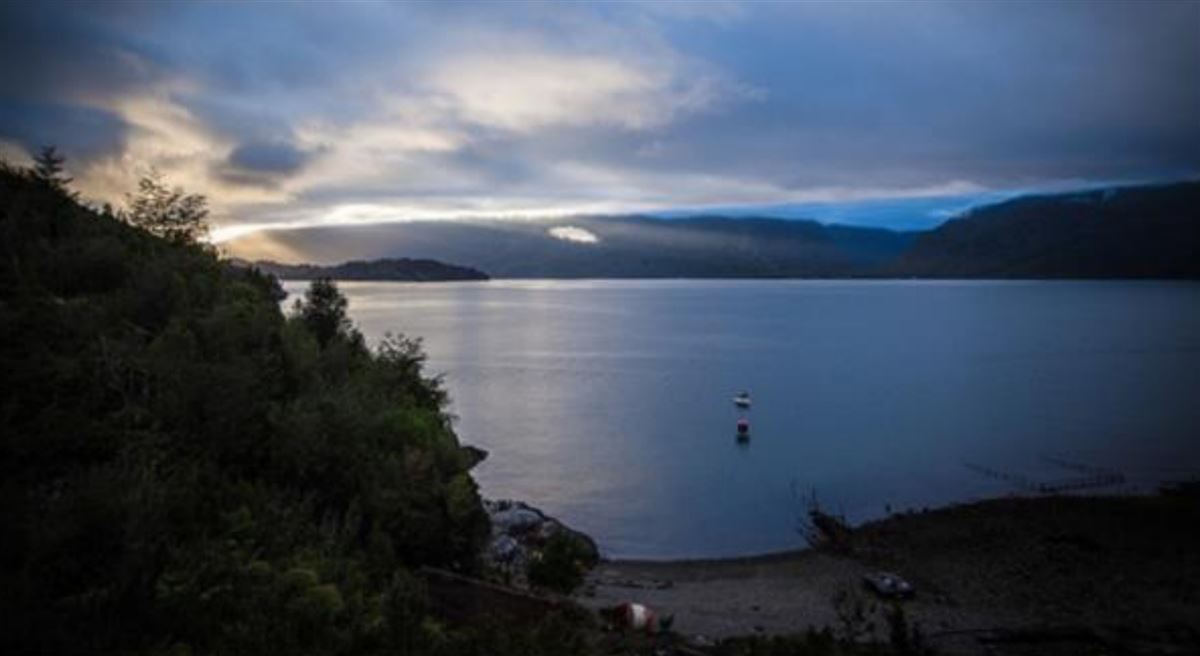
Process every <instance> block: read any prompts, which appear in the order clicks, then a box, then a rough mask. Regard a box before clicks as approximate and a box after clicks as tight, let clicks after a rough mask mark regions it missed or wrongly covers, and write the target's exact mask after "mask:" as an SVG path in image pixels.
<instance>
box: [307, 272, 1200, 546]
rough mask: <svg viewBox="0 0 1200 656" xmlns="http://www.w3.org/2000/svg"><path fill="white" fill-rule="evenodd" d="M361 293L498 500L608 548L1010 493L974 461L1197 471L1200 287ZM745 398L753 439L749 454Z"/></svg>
mask: <svg viewBox="0 0 1200 656" xmlns="http://www.w3.org/2000/svg"><path fill="white" fill-rule="evenodd" d="M290 287H291V288H292V289H295V288H296V286H295V285H290ZM343 290H344V291H345V292H346V293H347V294H348V296H349V297H350V300H351V314H352V315H353V316H354V318H355V320H356V321H357V322H358V323H359V325H360V327H361V328H362V330H363V331H364V333H365V334H366V335H367V336H368V338H371V339H375V338H378V337H379V336H381V335H382V334H383V332H384V331H386V330H392V331H401V332H404V333H407V334H411V335H419V336H423V337H424V338H425V340H426V347H427V350H428V352H429V356H430V360H429V365H430V367H431V369H432V370H434V371H436V372H442V373H445V374H446V380H447V384H448V386H449V389H450V392H451V395H452V398H453V402H454V405H453V407H452V410H453V412H455V413H456V414H457V415H458V416H459V419H458V423H457V428H458V431H459V433H460V435H461V436H462V437H463V439H464V440H465V441H468V442H472V443H476V444H478V445H480V446H482V447H484V448H486V449H488V450H489V451H490V452H491V456H490V457H489V459H488V460H487V461H485V463H484V464H483V465H481V466H480V468H479V469H478V470H477V474H478V478H479V479H480V482H481V484H482V486H483V488H484V491H485V493H486V494H488V495H490V496H494V497H515V498H522V499H527V500H529V501H530V502H532V503H534V504H536V505H540V506H543V507H544V508H546V509H547V510H548V511H550V512H551V513H554V514H557V515H559V516H561V517H563V518H564V519H565V520H567V521H568V522H570V523H574V524H576V525H578V526H579V528H581V529H583V530H585V531H588V532H590V533H592V534H593V535H595V536H596V537H597V538H598V539H599V541H600V544H601V546H602V548H604V549H605V550H606V551H607V552H608V553H610V554H614V555H621V556H649V557H668V556H717V555H732V554H738V553H751V552H763V551H770V550H775V549H780V548H787V547H793V546H798V545H800V544H802V539H801V538H800V537H799V536H798V535H797V534H796V533H795V531H794V500H793V498H792V497H793V495H792V492H791V490H792V489H793V487H794V486H797V485H798V486H799V487H800V488H801V489H805V490H808V489H811V488H816V489H817V490H818V491H819V493H820V495H821V499H822V502H823V503H825V504H827V505H828V507H829V509H830V510H832V511H835V512H840V513H843V514H845V515H846V516H847V517H848V518H849V519H851V520H852V521H856V520H860V519H863V518H866V517H872V516H879V515H882V514H883V512H884V510H883V509H884V507H885V506H887V505H890V506H892V507H894V508H897V509H901V508H907V507H914V506H916V507H920V506H933V505H940V504H943V503H947V502H950V501H955V500H961V499H967V498H972V497H977V496H982V495H994V494H1004V493H1009V492H1011V491H1013V488H1012V486H1009V485H1006V484H1005V483H1004V482H1003V481H998V480H996V479H993V478H988V477H986V476H980V475H978V474H977V473H974V472H972V471H971V470H969V469H968V468H966V467H965V466H964V463H967V462H973V463H983V464H985V465H987V466H989V467H993V468H996V469H998V470H1006V471H1020V472H1033V471H1035V470H1036V468H1037V467H1039V466H1044V461H1043V460H1042V456H1043V455H1045V454H1055V455H1056V456H1058V457H1064V458H1067V459H1069V460H1072V461H1075V462H1082V463H1087V464H1091V465H1096V466H1101V467H1109V468H1113V469H1117V470H1120V471H1122V472H1123V473H1125V474H1126V475H1127V476H1128V478H1129V485H1145V484H1148V483H1150V482H1152V481H1154V480H1157V479H1160V478H1162V477H1163V476H1167V475H1170V476H1176V475H1181V474H1183V473H1191V474H1197V473H1200V472H1197V471H1196V469H1200V465H1197V466H1196V467H1195V468H1190V469H1189V467H1188V465H1195V464H1196V463H1200V442H1197V441H1196V440H1195V439H1194V438H1195V428H1194V427H1195V426H1197V425H1200V405H1198V404H1195V403H1194V401H1195V399H1196V398H1200V394H1198V392H1200V285H1196V284H1187V283H1184V284H1180V283H1124V282H1115V283H1113V282H1101V283H1074V282H1072V283H1031V282H999V283H997V282H949V283H932V282H916V283H912V282H790V281H759V282H734V281H714V282H707V281H706V282H686V281H570V282H558V281H537V282H526V281H519V282H517V281H492V282H487V283H455V284H397V283H350V284H346V285H344V286H343ZM743 388H745V389H750V390H753V391H754V406H753V410H752V411H750V412H748V413H746V414H748V415H749V417H750V419H751V421H752V425H751V430H752V431H753V435H752V436H751V438H750V440H749V441H748V442H747V443H745V444H738V442H737V440H736V439H735V434H734V429H735V422H736V420H737V417H738V416H739V414H738V411H737V410H736V409H735V408H734V407H733V405H732V404H731V403H730V393H731V390H740V389H743ZM731 441H732V442H733V443H734V444H732V445H731V444H730V442H731ZM1175 470H1182V471H1175ZM1172 471H1173V472H1174V473H1169V472H1172Z"/></svg>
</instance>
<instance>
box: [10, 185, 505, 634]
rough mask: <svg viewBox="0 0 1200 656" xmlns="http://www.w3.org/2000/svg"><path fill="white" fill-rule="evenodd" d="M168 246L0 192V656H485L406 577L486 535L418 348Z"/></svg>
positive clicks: (56, 205)
mask: <svg viewBox="0 0 1200 656" xmlns="http://www.w3.org/2000/svg"><path fill="white" fill-rule="evenodd" d="M182 198H186V197H184V196H180V195H176V196H175V197H174V200H175V201H176V205H168V206H163V205H161V204H160V205H157V206H156V205H154V203H150V204H149V205H148V206H147V207H146V208H144V209H146V210H147V211H148V212H149V214H147V215H146V217H143V218H146V219H147V220H148V221H149V223H148V224H147V225H156V224H154V221H155V220H157V219H156V218H155V217H156V216H157V218H158V219H164V220H165V219H169V218H170V216H169V214H170V212H169V211H168V212H163V213H160V214H159V215H156V214H154V212H156V211H164V210H171V209H172V208H174V209H180V208H183V209H185V210H186V209H187V208H186V207H183V206H182V205H179V204H178V201H180V199H182ZM159 201H162V202H167V203H169V202H170V201H171V197H170V195H169V194H168V195H167V196H165V197H159ZM193 209H194V208H193ZM123 218H124V219H126V221H128V219H129V215H128V214H125V215H123ZM159 232H160V234H163V235H165V236H161V237H160V236H155V235H153V234H151V231H148V230H147V229H143V228H137V227H133V226H131V225H128V224H127V223H126V222H123V221H122V220H119V219H118V216H117V215H115V214H114V213H113V212H112V211H111V210H105V211H103V212H97V211H93V210H90V209H87V208H85V207H83V206H81V205H80V204H79V203H78V202H76V201H75V200H74V199H73V197H72V195H71V194H70V193H69V192H68V191H67V190H66V189H65V185H64V180H63V179H61V178H59V177H55V174H54V172H53V171H51V172H50V174H49V175H46V174H45V172H42V174H40V175H39V174H36V173H34V172H31V171H25V170H19V169H15V168H13V167H11V166H7V165H5V166H4V167H3V170H2V171H0V244H3V246H2V248H3V254H2V257H0V387H2V388H3V389H4V396H3V405H2V406H0V412H2V416H0V422H2V424H3V427H4V428H3V431H2V435H3V437H2V438H0V485H2V486H3V490H2V492H0V504H2V505H0V516H2V517H3V522H4V538H3V540H0V590H3V594H0V599H2V601H0V604H2V607H0V613H2V614H3V617H4V622H3V624H4V626H5V628H4V629H3V630H2V631H0V652H3V653H9V654H17V653H21V654H25V653H106V654H107V653H172V654H177V653H226V654H229V653H235V654H236V653H247V654H249V653H254V654H272V653H274V654H303V653H351V652H352V653H438V652H446V653H464V652H465V653H471V652H472V651H473V649H474V648H473V647H471V646H470V645H473V644H475V642H472V641H473V640H475V638H474V637H473V635H472V634H468V633H464V632H462V631H458V630H455V631H451V630H449V629H447V628H446V627H443V626H442V625H441V624H440V623H439V622H438V621H437V619H436V618H434V617H432V616H431V615H430V614H429V613H428V612H427V611H426V610H425V599H426V598H425V596H424V593H423V591H422V586H421V584H420V583H418V581H417V579H416V578H414V576H413V575H412V572H413V571H414V569H415V568H417V567H419V566H423V565H435V566H441V567H445V568H450V569H453V570H457V571H461V572H471V571H472V570H473V569H474V568H476V566H477V565H476V554H477V553H478V547H479V545H480V543H481V541H483V540H484V539H485V538H486V533H487V530H488V525H487V518H486V515H485V513H484V512H483V510H482V507H481V503H480V499H479V495H478V493H477V491H476V486H475V484H474V482H473V481H472V479H471V477H470V475H469V474H468V469H469V468H470V466H471V465H472V464H473V463H474V459H473V458H472V457H471V456H470V455H469V454H467V453H466V452H465V451H464V450H463V449H462V448H461V447H460V445H459V443H458V441H457V439H456V437H455V435H454V432H453V431H452V429H451V425H450V420H449V418H448V417H447V415H446V414H445V412H444V408H443V405H444V402H445V396H444V393H443V392H442V390H441V388H440V387H439V385H438V383H437V382H436V381H434V380H430V379H429V378H427V377H425V376H424V375H423V374H422V370H421V366H422V360H423V356H422V354H421V352H420V350H419V348H418V345H417V344H416V343H414V342H412V341H408V340H405V339H403V338H392V339H389V340H387V341H385V342H384V343H383V344H382V345H380V346H379V347H378V348H377V349H374V350H371V349H368V347H367V346H366V345H365V344H364V340H363V339H362V337H361V336H360V335H359V334H358V333H357V332H356V331H355V330H354V328H353V327H352V326H351V324H350V322H349V321H348V319H347V318H346V316H345V299H344V298H343V297H341V296H340V294H339V293H338V292H337V289H336V288H335V287H333V286H332V285H331V284H328V283H320V284H316V285H314V286H313V287H312V288H310V290H309V293H308V295H307V296H306V298H305V299H304V300H302V301H301V303H300V307H299V308H298V311H297V312H296V313H295V315H294V316H290V317H285V316H284V314H283V313H281V312H280V310H279V306H278V302H277V298H276V296H275V295H274V294H275V291H274V290H275V286H274V283H273V281H272V280H271V279H270V278H269V277H268V276H266V275H264V274H261V273H258V272H254V271H247V270H244V269H240V268H236V267H232V266H228V265H227V264H225V263H223V262H222V261H220V260H218V258H217V257H216V256H215V255H214V254H213V252H211V250H210V249H209V248H207V247H205V246H202V245H198V244H197V243H195V241H194V240H193V239H192V237H193V236H194V234H193V233H192V232H191V231H186V230H163V231H159ZM490 642H491V643H492V644H500V645H502V644H505V643H504V642H503V641H500V642H496V641H495V640H491V641H490Z"/></svg>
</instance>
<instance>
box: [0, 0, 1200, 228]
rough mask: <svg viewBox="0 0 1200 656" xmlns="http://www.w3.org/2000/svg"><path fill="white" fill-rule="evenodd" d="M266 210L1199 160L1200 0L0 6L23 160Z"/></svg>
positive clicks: (552, 206) (865, 205)
mask: <svg viewBox="0 0 1200 656" xmlns="http://www.w3.org/2000/svg"><path fill="white" fill-rule="evenodd" d="M46 144H55V145H57V146H58V147H59V149H60V150H62V151H63V152H65V153H66V155H67V156H68V158H69V160H68V169H69V172H70V173H71V174H72V175H73V176H74V177H75V179H76V186H77V187H78V189H79V190H80V191H81V192H82V193H83V195H84V197H86V198H91V199H96V200H106V201H110V202H114V203H117V202H120V200H121V199H122V197H123V194H124V193H125V192H126V191H128V190H131V189H133V188H134V186H135V181H136V179H137V178H138V177H139V176H141V175H143V174H145V173H146V172H147V171H148V170H149V169H150V168H151V167H153V168H155V169H157V170H159V171H160V172H161V173H163V174H164V175H165V176H166V178H167V179H168V180H169V181H171V182H174V183H177V184H180V185H183V186H184V187H186V188H187V189H188V190H189V191H195V192H199V193H203V194H205V195H207V196H208V197H209V199H210V202H211V205H212V208H213V215H212V220H213V222H214V224H215V227H216V230H215V232H214V236H215V237H216V238H217V239H218V240H219V239H224V238H229V237H231V236H234V235H238V234H243V233H245V232H247V231H253V230H257V229H262V228H271V227H294V226H305V225H330V224H334V225H339V224H359V223H376V222H390V221H403V220H411V219H422V218H448V217H471V216H488V217H512V218H513V219H519V218H528V217H545V216H561V215H570V214H578V213H588V214H595V213H624V212H650V213H659V214H662V215H666V216H672V215H676V214H681V213H693V212H706V211H715V210H716V209H722V210H725V211H728V212H729V213H738V212H744V213H762V212H764V211H771V212H774V213H777V214H780V215H785V216H810V217H813V218H817V219H819V220H826V221H837V222H844V223H859V224H867V225H879V226H884V227H894V228H913V227H928V226H929V225H933V224H936V223H937V222H938V221H941V220H944V219H945V218H946V217H948V216H951V215H953V214H954V212H956V211H959V210H961V209H962V208H964V207H969V206H970V205H971V204H973V203H977V202H982V201H985V200H987V199H994V198H998V197H1004V196H1006V195H1011V194H1013V193H1020V192H1022V191H1027V190H1038V189H1062V188H1069V187H1072V186H1090V185H1096V184H1109V183H1114V182H1132V181H1153V180H1170V179H1180V178H1189V177H1195V176H1196V175H1197V172H1200V2H1192V1H1169V2H1155V1H1152V0H1150V1H1140V2H1119V1H1107V2H1106V1H1097V2H1082V1H1079V2H1076V1H1071V2H1053V1H1050V0H1043V1H1036V2H1020V1H1005V2H999V1H996V2H982V1H981V2H945V3H943V2H931V1H926V2H854V3H820V2H806V3H783V2H776V3H755V4H737V3H723V2H704V3H686V2H645V3H642V2H621V3H516V2H483V3H403V4H390V3H339V4H332V3H329V4H322V3H316V2H309V3H236V4H235V3H218V2H206V3H186V4H184V3H167V2H153V3H128V4H126V3H117V2H103V3H83V2H76V3H56V2H36V3H35V2H19V1H12V0H0V155H3V156H4V157H5V158H7V159H9V160H10V161H16V162H25V161H27V160H28V157H29V154H30V153H33V152H36V150H37V149H38V148H39V147H40V146H42V145H46Z"/></svg>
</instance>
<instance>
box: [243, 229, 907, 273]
mask: <svg viewBox="0 0 1200 656" xmlns="http://www.w3.org/2000/svg"><path fill="white" fill-rule="evenodd" d="M556 234H557V235H559V236H555V235H556ZM564 237H571V238H573V239H570V238H564ZM270 239H272V240H274V241H275V242H276V243H277V244H278V245H280V246H281V247H283V249H284V250H287V251H290V252H297V253H304V254H305V256H306V259H311V260H312V261H316V262H336V261H339V260H341V259H344V257H345V256H346V254H353V255H354V256H356V257H359V258H364V259H371V258H382V257H430V258H434V259H437V260H442V261H449V262H459V263H462V264H465V265H469V266H472V267H476V268H478V269H481V270H483V271H487V272H488V274H489V275H491V276H494V277H497V278H763V277H777V278H798V277H847V276H857V275H868V274H869V272H870V271H871V270H872V269H874V268H876V267H878V266H880V265H882V264H883V263H886V262H888V261H891V260H892V259H894V258H895V257H896V256H898V255H899V254H900V253H901V252H903V250H904V249H905V248H906V247H907V246H908V245H909V244H910V243H911V241H912V239H913V235H912V234H911V233H899V232H892V231H889V230H879V229H875V228H854V227H845V226H825V225H822V224H820V223H816V222H814V221H803V220H786V219H769V218H761V219H756V218H747V219H742V218H737V219H734V218H727V217H698V218H687V219H657V218H649V217H643V216H605V217H571V218H570V219H564V220H562V221H543V220H529V221H514V220H477V221H414V222H405V223H394V224H386V225H374V226H355V227H345V228H341V227H339V228H310V229H303V230H286V231H276V232H272V233H270ZM584 240H587V241H584ZM225 246H226V248H228V249H229V250H230V251H231V252H233V253H238V252H239V251H238V245H237V242H236V241H233V242H227V243H226V244H225Z"/></svg>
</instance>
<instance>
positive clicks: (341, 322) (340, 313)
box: [294, 278, 354, 348]
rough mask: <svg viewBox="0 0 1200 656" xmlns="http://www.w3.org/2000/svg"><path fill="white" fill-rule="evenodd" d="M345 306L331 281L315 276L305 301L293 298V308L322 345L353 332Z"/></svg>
mask: <svg viewBox="0 0 1200 656" xmlns="http://www.w3.org/2000/svg"><path fill="white" fill-rule="evenodd" d="M348 305H349V304H348V303H347V301H346V297H345V296H342V294H341V292H339V291H338V288H337V285H336V284H334V282H333V281H332V280H330V279H329V278H318V279H316V280H314V281H312V282H311V283H310V284H309V286H308V291H306V292H304V300H300V299H297V300H296V304H295V306H294V311H295V313H296V314H297V315H298V316H299V317H300V319H301V320H302V321H303V322H304V325H305V327H306V328H308V331H309V332H310V333H312V335H313V336H314V337H316V338H317V343H318V344H320V345H321V347H322V348H324V347H326V346H327V345H328V344H329V342H331V341H332V340H333V339H334V338H335V337H340V338H342V339H347V338H352V335H354V333H353V331H354V327H353V326H352V325H351V324H350V317H348V316H347V315H346V308H347V307H348Z"/></svg>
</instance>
